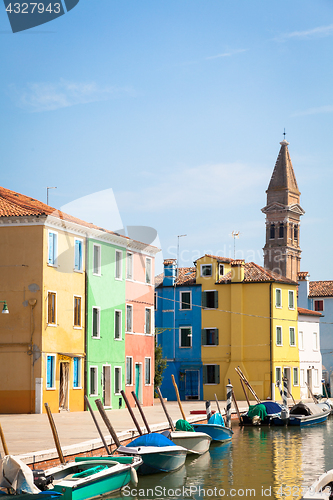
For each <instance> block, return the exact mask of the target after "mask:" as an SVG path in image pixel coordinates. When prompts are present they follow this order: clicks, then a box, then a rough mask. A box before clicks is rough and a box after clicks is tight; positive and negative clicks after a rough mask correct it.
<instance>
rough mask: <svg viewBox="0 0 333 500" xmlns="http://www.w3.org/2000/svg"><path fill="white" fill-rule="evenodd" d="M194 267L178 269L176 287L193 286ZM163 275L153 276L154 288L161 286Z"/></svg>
mask: <svg viewBox="0 0 333 500" xmlns="http://www.w3.org/2000/svg"><path fill="white" fill-rule="evenodd" d="M195 275H196V269H195V267H180V268H179V269H178V278H176V285H178V286H182V285H195V282H196V280H195ZM163 278H164V273H161V274H158V275H157V276H155V287H158V286H162V284H163Z"/></svg>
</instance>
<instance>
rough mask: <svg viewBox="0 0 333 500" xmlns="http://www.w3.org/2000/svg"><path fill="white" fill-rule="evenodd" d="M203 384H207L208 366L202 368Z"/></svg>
mask: <svg viewBox="0 0 333 500" xmlns="http://www.w3.org/2000/svg"><path fill="white" fill-rule="evenodd" d="M202 383H203V384H207V366H206V365H204V366H203V367H202Z"/></svg>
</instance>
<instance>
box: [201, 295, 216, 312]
mask: <svg viewBox="0 0 333 500" xmlns="http://www.w3.org/2000/svg"><path fill="white" fill-rule="evenodd" d="M201 301H202V307H205V308H206V309H217V308H218V292H217V290H209V291H207V292H202V300H201Z"/></svg>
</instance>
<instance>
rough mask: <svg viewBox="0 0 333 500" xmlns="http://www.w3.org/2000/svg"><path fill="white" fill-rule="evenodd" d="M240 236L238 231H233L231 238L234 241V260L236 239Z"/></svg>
mask: <svg viewBox="0 0 333 500" xmlns="http://www.w3.org/2000/svg"><path fill="white" fill-rule="evenodd" d="M239 235H240V231H233V232H232V233H231V236H232V237H233V239H234V259H235V258H236V238H237V239H238V238H239Z"/></svg>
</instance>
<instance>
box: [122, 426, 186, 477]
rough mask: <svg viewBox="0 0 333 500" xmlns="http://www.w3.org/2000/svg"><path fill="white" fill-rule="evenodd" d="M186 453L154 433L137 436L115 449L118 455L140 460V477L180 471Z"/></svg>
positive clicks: (165, 438) (180, 447) (183, 449)
mask: <svg viewBox="0 0 333 500" xmlns="http://www.w3.org/2000/svg"><path fill="white" fill-rule="evenodd" d="M187 451H188V450H186V449H185V448H183V447H182V446H176V445H175V444H174V443H173V442H172V441H170V439H168V438H167V437H165V436H163V435H162V434H158V433H156V432H152V433H150V434H144V435H143V436H139V437H138V438H136V439H134V441H132V442H131V443H129V444H128V445H126V446H119V447H118V449H117V452H118V453H121V454H125V455H132V456H133V455H134V456H135V455H138V456H140V457H141V458H142V460H143V464H142V465H140V467H139V469H138V473H139V474H142V475H145V474H155V473H157V472H171V471H174V470H177V469H180V467H182V465H184V463H185V459H186V454H187Z"/></svg>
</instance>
